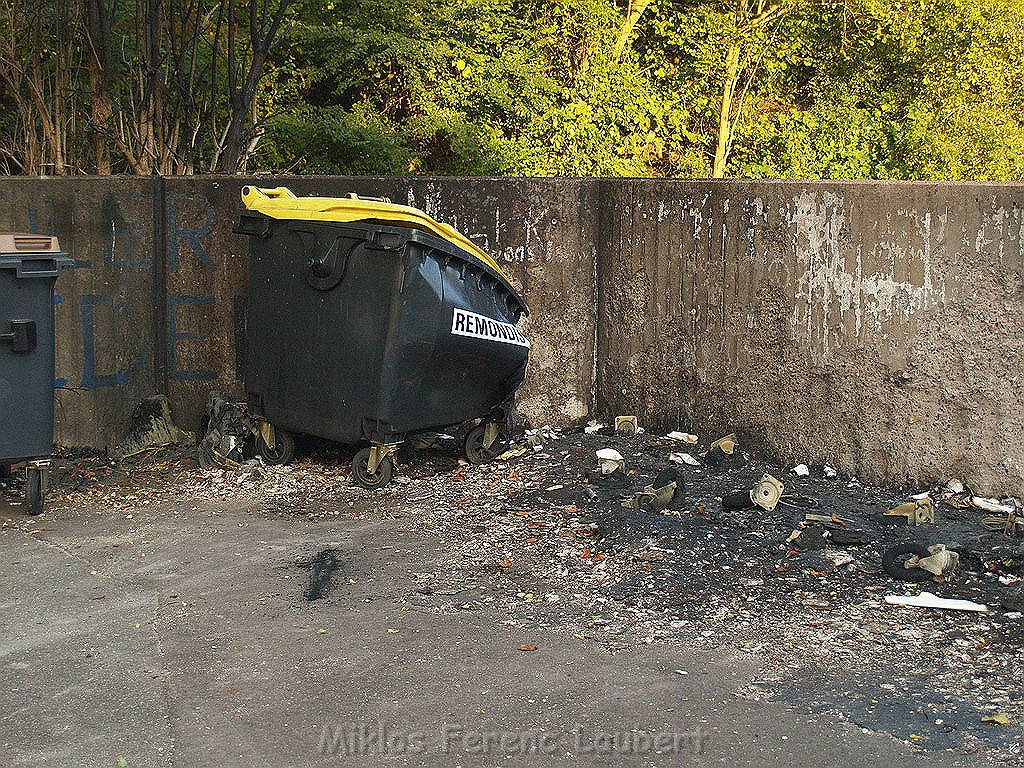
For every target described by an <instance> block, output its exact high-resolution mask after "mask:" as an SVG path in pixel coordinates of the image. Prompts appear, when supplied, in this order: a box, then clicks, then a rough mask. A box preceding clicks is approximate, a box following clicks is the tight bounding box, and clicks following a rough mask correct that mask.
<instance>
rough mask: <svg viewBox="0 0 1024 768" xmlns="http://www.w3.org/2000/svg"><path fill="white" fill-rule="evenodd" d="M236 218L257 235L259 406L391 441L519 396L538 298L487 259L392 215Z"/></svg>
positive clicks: (328, 433) (252, 320)
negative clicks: (532, 304)
mask: <svg viewBox="0 0 1024 768" xmlns="http://www.w3.org/2000/svg"><path fill="white" fill-rule="evenodd" d="M235 231H236V232H241V233H244V234H247V235H250V239H251V259H250V283H249V286H250V287H249V296H248V319H247V330H246V337H247V347H248V355H247V360H246V361H245V364H244V367H245V370H244V379H245V383H246V391H247V393H248V399H249V403H250V407H251V409H252V410H253V411H254V412H255V413H256V414H257V415H259V416H262V417H263V418H265V419H266V420H267V421H269V422H271V423H273V424H274V425H275V426H277V427H283V428H285V429H287V430H291V431H293V432H302V433H306V434H311V435H315V436H318V437H322V438H326V439H329V440H334V441H337V442H341V443H355V442H359V441H362V440H369V441H372V442H374V443H380V444H387V443H397V442H401V441H402V440H404V439H405V437H406V436H408V435H410V434H414V433H417V432H425V431H429V430H432V429H437V428H441V427H447V426H451V425H455V424H460V423H462V422H465V421H468V420H470V419H476V418H484V417H487V416H490V415H492V414H494V412H495V410H496V409H501V408H503V407H506V408H507V407H508V406H509V405H510V402H511V400H512V398H513V396H514V394H515V391H516V389H517V388H518V387H519V385H520V384H521V383H522V381H523V378H524V376H525V373H526V366H527V359H528V356H529V342H528V341H527V340H526V338H525V337H524V336H523V334H522V333H520V332H519V331H518V330H517V329H516V327H515V325H516V323H517V322H518V321H519V319H520V318H521V317H522V316H523V315H524V314H526V312H527V310H526V305H525V304H524V303H523V301H522V299H521V298H520V297H519V296H518V294H517V293H516V292H515V290H514V289H513V288H512V287H511V286H510V285H509V284H508V283H507V281H506V280H505V278H504V276H503V275H501V274H500V273H499V272H497V271H496V270H494V269H492V268H491V267H490V266H488V265H487V264H484V263H482V262H481V261H480V260H479V259H477V258H475V257H473V256H472V255H471V254H469V253H467V252H465V251H464V250H462V249H461V248H459V247H457V246H456V245H454V244H453V243H451V242H449V241H447V240H445V239H443V238H440V237H436V236H434V235H432V234H428V233H427V232H424V231H421V230H418V229H415V228H410V227H403V226H393V225H391V224H390V223H389V224H379V223H370V222H346V223H339V222H327V221H308V220H290V219H279V218H271V217H268V216H265V215H264V214H262V213H257V212H247V213H243V214H242V216H241V218H240V220H239V222H238V224H237V226H236V229H235ZM509 410H510V409H509Z"/></svg>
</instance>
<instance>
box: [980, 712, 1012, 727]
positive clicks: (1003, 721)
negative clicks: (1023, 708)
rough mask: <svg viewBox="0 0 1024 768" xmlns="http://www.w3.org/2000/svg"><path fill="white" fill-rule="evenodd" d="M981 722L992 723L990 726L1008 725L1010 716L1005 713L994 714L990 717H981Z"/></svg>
mask: <svg viewBox="0 0 1024 768" xmlns="http://www.w3.org/2000/svg"><path fill="white" fill-rule="evenodd" d="M981 722H983V723H992V725H1009V724H1010V716H1009V715H1008V714H1006V713H1005V712H996V713H994V714H991V715H982V718H981Z"/></svg>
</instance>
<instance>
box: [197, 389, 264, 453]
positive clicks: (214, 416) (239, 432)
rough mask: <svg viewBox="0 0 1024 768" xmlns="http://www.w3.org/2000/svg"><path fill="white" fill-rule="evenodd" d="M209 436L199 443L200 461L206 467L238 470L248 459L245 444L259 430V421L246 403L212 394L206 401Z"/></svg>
mask: <svg viewBox="0 0 1024 768" xmlns="http://www.w3.org/2000/svg"><path fill="white" fill-rule="evenodd" d="M206 420H207V427H206V435H205V436H204V437H203V439H202V441H200V443H199V461H200V464H201V465H202V466H203V467H204V468H206V469H211V468H212V467H215V466H217V467H225V468H227V469H237V468H238V466H239V465H240V464H241V463H242V462H244V461H245V460H246V456H245V445H246V443H247V442H248V441H249V439H250V438H251V437H252V435H253V433H254V432H255V431H256V420H255V419H253V417H252V416H250V415H249V409H248V408H247V407H246V405H245V404H244V403H235V402H231V401H229V400H226V399H225V398H224V397H222V396H221V395H220V393H219V392H211V393H210V395H209V397H208V398H207V400H206Z"/></svg>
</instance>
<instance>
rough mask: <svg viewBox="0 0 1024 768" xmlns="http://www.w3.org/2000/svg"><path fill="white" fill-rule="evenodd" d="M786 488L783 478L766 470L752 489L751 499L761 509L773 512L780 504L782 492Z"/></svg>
mask: <svg viewBox="0 0 1024 768" xmlns="http://www.w3.org/2000/svg"><path fill="white" fill-rule="evenodd" d="M785 490H786V486H784V485H783V484H782V481H781V480H778V479H777V478H774V477H772V476H771V475H769V474H768V473H767V472H766V473H765V474H764V475H763V476H762V477H761V479H760V480H759V481H758V482H757V485H755V486H754V487H753V489H752V490H751V491H750V500H751V501H752V502H754V504H756V505H757V506H759V507H760V508H761V509H764V510H767V511H769V512H771V511H772V510H773V509H775V507H777V506H778V505H779V499H781V498H782V492H783V491H785Z"/></svg>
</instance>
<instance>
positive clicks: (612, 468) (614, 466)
mask: <svg viewBox="0 0 1024 768" xmlns="http://www.w3.org/2000/svg"><path fill="white" fill-rule="evenodd" d="M597 460H598V465H599V466H600V468H601V474H602V475H610V474H612V473H613V472H618V471H622V470H624V469H625V468H626V460H625V459H624V458H622V454H621V453H619V452H618V451H616V450H615V449H614V448H602V449H601V450H599V451H597Z"/></svg>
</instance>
